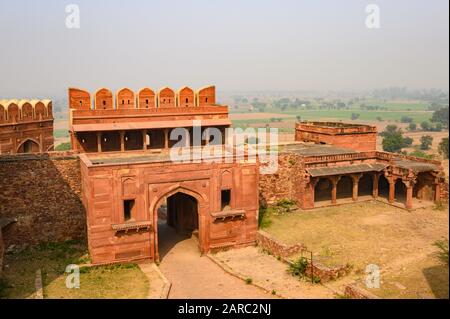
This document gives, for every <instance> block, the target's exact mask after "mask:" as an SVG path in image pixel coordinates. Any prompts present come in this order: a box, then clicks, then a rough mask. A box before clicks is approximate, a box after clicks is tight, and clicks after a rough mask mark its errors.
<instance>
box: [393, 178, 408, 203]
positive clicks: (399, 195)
mask: <svg viewBox="0 0 450 319" xmlns="http://www.w3.org/2000/svg"><path fill="white" fill-rule="evenodd" d="M395 201H397V202H400V203H403V204H405V203H406V185H405V183H403V182H402V180H401V179H397V180H396V181H395Z"/></svg>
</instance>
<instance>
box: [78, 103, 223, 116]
mask: <svg viewBox="0 0 450 319" xmlns="http://www.w3.org/2000/svg"><path fill="white" fill-rule="evenodd" d="M71 113H72V117H73V118H83V117H97V116H98V117H127V116H138V117H139V116H149V115H158V114H228V106H219V105H218V106H190V107H182V106H177V107H158V108H156V107H152V108H148V109H147V108H146V109H106V110H105V109H99V110H95V109H94V110H77V109H71Z"/></svg>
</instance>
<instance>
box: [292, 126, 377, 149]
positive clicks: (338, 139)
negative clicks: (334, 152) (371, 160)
mask: <svg viewBox="0 0 450 319" xmlns="http://www.w3.org/2000/svg"><path fill="white" fill-rule="evenodd" d="M295 140H296V141H305V142H314V143H317V144H320V143H323V144H330V145H335V146H338V147H345V148H350V149H354V150H357V151H373V150H375V149H376V146H377V133H376V132H374V133H362V134H357V133H355V134H339V135H332V134H321V133H319V132H306V131H302V130H300V129H298V128H296V131H295Z"/></svg>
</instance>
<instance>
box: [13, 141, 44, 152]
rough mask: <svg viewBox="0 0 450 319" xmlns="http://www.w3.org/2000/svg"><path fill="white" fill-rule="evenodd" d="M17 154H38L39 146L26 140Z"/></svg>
mask: <svg viewBox="0 0 450 319" xmlns="http://www.w3.org/2000/svg"><path fill="white" fill-rule="evenodd" d="M17 153H39V144H37V143H36V142H34V141H32V140H27V141H25V142H24V143H23V144H22V145H21V146H20V147H19V149H18V151H17Z"/></svg>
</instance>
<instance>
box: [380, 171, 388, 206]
mask: <svg viewBox="0 0 450 319" xmlns="http://www.w3.org/2000/svg"><path fill="white" fill-rule="evenodd" d="M378 196H379V197H382V198H385V199H386V200H389V182H388V180H387V179H386V177H385V176H384V175H380V178H379V179H378Z"/></svg>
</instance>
